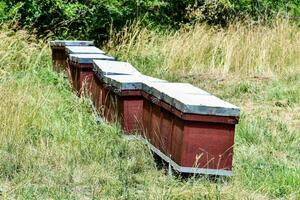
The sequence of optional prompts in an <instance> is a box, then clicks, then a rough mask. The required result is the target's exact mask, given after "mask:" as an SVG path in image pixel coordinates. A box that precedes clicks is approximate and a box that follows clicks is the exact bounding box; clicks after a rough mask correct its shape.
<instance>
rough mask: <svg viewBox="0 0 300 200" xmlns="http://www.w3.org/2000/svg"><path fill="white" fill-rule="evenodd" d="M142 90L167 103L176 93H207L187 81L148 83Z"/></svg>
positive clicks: (170, 101)
mask: <svg viewBox="0 0 300 200" xmlns="http://www.w3.org/2000/svg"><path fill="white" fill-rule="evenodd" d="M144 90H145V92H148V93H149V94H151V95H153V96H155V97H156V98H159V99H163V100H164V101H166V102H167V103H169V104H171V103H172V100H173V97H174V96H175V95H176V94H178V93H179V94H181V93H187V94H202V95H209V93H208V92H206V91H204V90H202V89H200V88H197V87H195V86H193V85H191V84H189V83H168V82H165V83H162V82H161V83H150V84H149V85H147V86H145V87H144Z"/></svg>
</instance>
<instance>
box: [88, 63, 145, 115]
mask: <svg viewBox="0 0 300 200" xmlns="http://www.w3.org/2000/svg"><path fill="white" fill-rule="evenodd" d="M93 70H94V72H95V75H94V79H93V81H92V84H91V90H92V101H93V103H94V105H95V107H96V109H97V110H98V112H99V113H100V114H101V115H102V116H104V117H106V118H107V120H108V121H114V119H115V117H114V116H115V115H114V114H113V110H112V108H114V107H115V106H113V104H114V103H115V101H116V100H115V99H114V96H112V95H111V94H110V93H109V88H108V85H107V84H106V83H105V81H104V78H105V76H107V75H126V74H127V75H129V74H135V75H141V73H140V72H138V71H137V70H136V69H135V68H134V67H133V66H132V65H130V64H129V63H127V62H119V61H104V60H94V62H93Z"/></svg>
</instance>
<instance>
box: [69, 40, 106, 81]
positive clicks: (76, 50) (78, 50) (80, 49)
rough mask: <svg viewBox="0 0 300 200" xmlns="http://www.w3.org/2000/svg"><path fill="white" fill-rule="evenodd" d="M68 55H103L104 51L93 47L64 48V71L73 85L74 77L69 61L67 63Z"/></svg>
mask: <svg viewBox="0 0 300 200" xmlns="http://www.w3.org/2000/svg"><path fill="white" fill-rule="evenodd" d="M70 54H104V51H102V50H101V49H98V48H97V47H94V46H66V55H67V66H66V71H67V75H68V78H69V80H70V82H71V84H72V85H73V78H74V77H75V75H74V70H72V69H71V66H70V61H69V59H70V57H69V55H70Z"/></svg>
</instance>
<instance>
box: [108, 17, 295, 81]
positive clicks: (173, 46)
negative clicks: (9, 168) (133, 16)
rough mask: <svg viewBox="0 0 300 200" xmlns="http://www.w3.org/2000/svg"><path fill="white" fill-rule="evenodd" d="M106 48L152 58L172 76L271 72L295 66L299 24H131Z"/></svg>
mask: <svg viewBox="0 0 300 200" xmlns="http://www.w3.org/2000/svg"><path fill="white" fill-rule="evenodd" d="M115 46H117V47H118V48H115ZM107 48H108V49H111V52H112V53H113V54H115V53H117V54H119V55H121V58H123V59H129V60H133V62H135V61H134V60H135V58H138V60H141V58H147V59H148V60H149V61H151V60H155V65H156V66H155V67H153V68H155V70H157V72H158V73H160V72H163V71H167V72H168V73H173V74H175V75H180V74H182V73H183V72H184V73H188V74H191V75H195V74H201V73H213V74H218V75H220V74H222V75H224V76H226V75H228V74H231V73H233V74H235V75H241V76H266V77H273V76H276V75H278V74H286V73H289V72H294V71H295V70H296V69H298V70H300V56H299V55H300V31H299V27H298V26H296V25H294V24H291V23H290V22H287V21H284V20H278V21H276V22H274V23H273V25H270V26H263V25H251V24H249V25H245V24H242V23H234V24H232V25H230V26H229V27H228V28H227V29H217V28H212V27H209V26H207V25H203V24H198V25H195V26H192V27H183V28H182V29H181V30H179V31H176V32H171V33H170V32H167V33H165V34H158V33H156V32H154V31H150V30H148V29H147V28H141V27H140V26H139V25H135V26H132V27H129V28H128V27H127V28H125V29H124V30H123V32H121V33H119V34H115V35H113V36H112V39H111V41H110V43H109V45H108V47H107ZM151 62H153V61H151ZM136 64H137V66H138V67H139V66H140V65H141V63H138V62H137V63H136ZM145 65H146V63H145Z"/></svg>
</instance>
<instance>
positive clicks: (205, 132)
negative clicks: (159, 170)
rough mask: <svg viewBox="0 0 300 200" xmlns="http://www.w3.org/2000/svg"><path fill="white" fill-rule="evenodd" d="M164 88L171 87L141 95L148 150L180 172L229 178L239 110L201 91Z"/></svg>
mask: <svg viewBox="0 0 300 200" xmlns="http://www.w3.org/2000/svg"><path fill="white" fill-rule="evenodd" d="M168 84H171V85H172V84H174V83H158V84H152V87H148V89H147V88H146V89H145V92H144V93H143V95H144V97H145V98H146V99H147V100H148V103H147V104H145V105H144V124H148V127H147V129H148V131H147V132H148V134H147V135H146V136H147V137H148V139H149V141H150V143H151V144H150V146H151V148H152V149H153V150H154V151H155V152H156V153H157V154H158V155H160V156H161V157H162V158H163V159H165V160H166V161H167V162H169V163H170V164H171V165H172V166H173V167H174V168H175V169H177V170H178V171H180V172H187V173H204V174H215V175H228V176H229V175H231V174H232V156H233V145H234V128H235V124H237V123H238V116H239V109H238V108H237V107H235V106H233V105H231V104H229V103H226V102H224V101H222V100H220V99H218V98H216V97H214V96H212V95H209V94H208V93H206V92H205V91H201V90H200V91H199V90H198V91H197V90H194V89H192V90H188V89H184V90H180V86H178V85H177V86H176V85H172V86H171V87H169V88H168V87H167V88H166V87H164V86H165V85H168ZM175 84H176V83H175ZM160 88H161V89H160ZM171 88H173V89H171ZM147 113H148V115H147ZM149 119H150V122H149Z"/></svg>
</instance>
